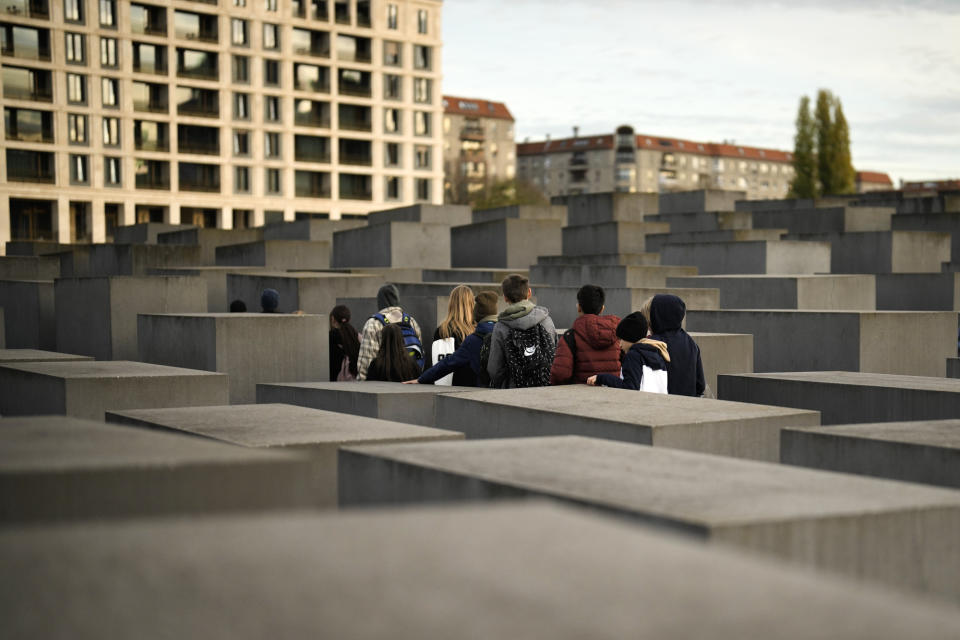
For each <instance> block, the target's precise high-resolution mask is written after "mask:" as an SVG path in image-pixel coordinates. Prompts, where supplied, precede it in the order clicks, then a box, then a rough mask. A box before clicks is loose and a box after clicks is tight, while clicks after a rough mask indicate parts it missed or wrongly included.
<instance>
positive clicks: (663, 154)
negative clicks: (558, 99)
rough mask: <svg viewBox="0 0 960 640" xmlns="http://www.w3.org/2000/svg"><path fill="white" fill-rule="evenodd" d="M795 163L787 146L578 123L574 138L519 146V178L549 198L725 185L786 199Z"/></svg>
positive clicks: (757, 195)
mask: <svg viewBox="0 0 960 640" xmlns="http://www.w3.org/2000/svg"><path fill="white" fill-rule="evenodd" d="M792 163H793V154H792V153H790V152H788V151H778V150H776V149H762V148H759V147H748V146H744V145H738V144H735V143H728V142H724V143H714V142H694V141H691V140H681V139H679V138H666V137H663V136H654V135H647V134H638V133H635V132H634V130H633V127H630V126H627V125H624V126H621V127H618V128H617V130H616V132H615V133H613V134H604V135H594V136H580V135H579V133H578V131H577V129H576V128H575V129H574V136H573V137H572V138H564V139H561V140H550V139H547V140H544V141H542V142H524V143H521V144H518V145H517V178H519V179H521V180H524V181H527V182H530V183H532V184H533V185H534V186H536V187H538V188H539V189H540V190H541V191H543V193H544V194H546V195H547V196H551V197H552V196H558V195H567V194H578V193H601V192H606V191H624V192H652V193H656V192H662V191H689V190H692V189H727V190H731V191H745V192H746V193H747V197H748V198H783V197H786V194H787V191H788V190H789V188H790V181H791V180H792V179H793V164H792Z"/></svg>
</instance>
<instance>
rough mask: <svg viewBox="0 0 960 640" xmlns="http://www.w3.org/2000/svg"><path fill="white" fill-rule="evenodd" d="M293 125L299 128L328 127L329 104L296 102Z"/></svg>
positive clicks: (305, 101) (309, 101) (311, 101)
mask: <svg viewBox="0 0 960 640" xmlns="http://www.w3.org/2000/svg"><path fill="white" fill-rule="evenodd" d="M294 124H295V125H297V126H301V127H329V126H330V103H329V102H318V101H315V100H297V103H296V111H295V112H294Z"/></svg>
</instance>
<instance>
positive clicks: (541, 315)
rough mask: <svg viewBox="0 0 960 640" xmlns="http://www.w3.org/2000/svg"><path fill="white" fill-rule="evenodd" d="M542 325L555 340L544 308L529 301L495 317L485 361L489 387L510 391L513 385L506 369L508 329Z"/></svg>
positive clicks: (511, 306) (510, 307)
mask: <svg viewBox="0 0 960 640" xmlns="http://www.w3.org/2000/svg"><path fill="white" fill-rule="evenodd" d="M538 324H542V325H543V328H544V329H546V330H547V333H548V334H549V335H550V336H552V337H553V340H554V345H556V340H557V330H556V328H555V327H554V326H553V320H551V319H550V311H549V310H548V309H547V308H546V307H539V306H534V304H533V303H532V302H530V301H529V300H522V301H520V302H517V303H515V304H512V305H510V306H509V307H507V308H506V309H504V310H503V312H502V313H501V314H500V315H499V316H498V317H497V324H495V325H494V327H493V336H492V337H491V338H490V359H489V360H488V361H487V373H488V374H490V386H491V387H493V388H495V389H512V388H513V386H514V384H513V380H511V379H510V372H509V370H508V369H507V358H506V351H505V350H506V341H507V336H508V335H509V333H510V329H530V328H531V327H535V326H536V325H538Z"/></svg>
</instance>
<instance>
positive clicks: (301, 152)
mask: <svg viewBox="0 0 960 640" xmlns="http://www.w3.org/2000/svg"><path fill="white" fill-rule="evenodd" d="M293 148H294V150H293V158H294V160H296V161H297V162H330V138H327V137H323V136H300V135H297V136H294V137H293Z"/></svg>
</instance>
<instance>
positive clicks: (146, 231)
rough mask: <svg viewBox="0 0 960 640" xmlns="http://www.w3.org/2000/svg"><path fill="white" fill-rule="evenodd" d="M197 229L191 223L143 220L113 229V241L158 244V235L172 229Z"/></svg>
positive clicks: (118, 242)
mask: <svg viewBox="0 0 960 640" xmlns="http://www.w3.org/2000/svg"><path fill="white" fill-rule="evenodd" d="M184 229H196V227H194V226H193V225H190V224H167V223H164V222H141V223H138V224H131V225H125V226H120V227H117V228H116V229H114V231H113V241H114V242H115V243H117V244H157V236H159V235H160V234H161V233H168V232H170V231H182V230H184Z"/></svg>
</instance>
